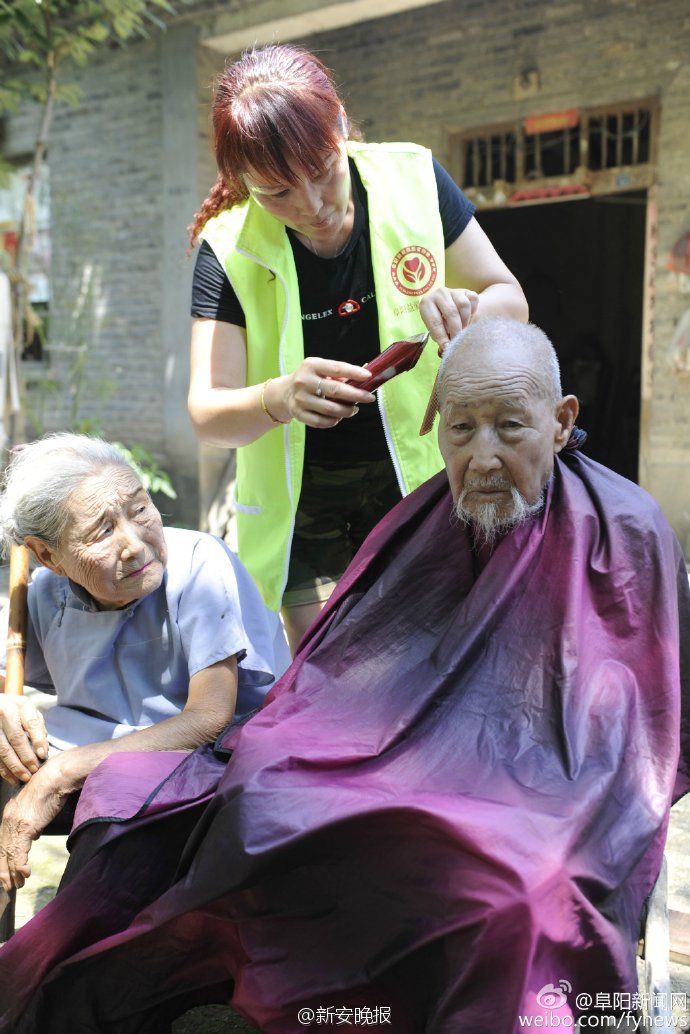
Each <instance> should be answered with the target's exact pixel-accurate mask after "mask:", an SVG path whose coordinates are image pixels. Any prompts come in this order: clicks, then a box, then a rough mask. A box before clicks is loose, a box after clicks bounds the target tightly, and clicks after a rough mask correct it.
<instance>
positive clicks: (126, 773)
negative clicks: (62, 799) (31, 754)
mask: <svg viewBox="0 0 690 1034" xmlns="http://www.w3.org/2000/svg"><path fill="white" fill-rule="evenodd" d="M451 506H452V501H451V497H450V494H449V491H448V486H447V481H446V479H445V475H444V474H440V475H438V476H437V477H435V478H433V479H432V480H431V481H429V482H427V483H426V484H425V485H423V486H422V487H421V488H420V489H418V490H417V491H416V492H415V493H413V494H412V495H411V496H409V497H408V498H406V499H404V500H403V501H402V502H401V503H400V504H399V505H398V506H397V507H396V508H395V509H394V510H393V512H392V513H391V514H390V515H389V516H388V517H387V518H385V519H384V520H383V521H382V522H381V523H380V524H379V525H378V527H377V528H376V529H375V530H374V531H373V532H372V534H371V535H370V537H369V538H368V540H367V541H366V543H365V544H364V546H363V547H362V549H361V550H360V552H359V554H358V555H357V557H356V558H355V560H354V561H353V563H352V565H351V566H350V568H349V569H348V572H347V574H346V575H345V577H344V578H343V580H342V581H341V583H340V585H339V586H338V589H337V590H336V592H335V594H334V596H333V598H332V600H331V601H330V603H329V605H328V607H327V608H326V609H325V610H324V612H323V613H322V615H321V617H320V618H319V620H318V622H317V623H316V624H315V625H314V626H313V627H312V629H311V631H310V633H309V634H308V636H307V638H306V640H305V642H303V644H302V647H301V649H300V652H299V654H298V656H297V658H296V659H295V661H294V663H293V664H292V666H291V667H290V669H289V670H288V672H287V673H286V674H285V676H284V677H283V678H282V679H281V680H279V682H278V683H277V684H276V685H275V687H274V688H273V689H272V690H271V692H270V694H269V696H268V698H267V700H266V703H265V705H264V706H263V708H262V709H261V711H260V712H259V713H258V714H257V715H255V716H254V717H253V718H251V719H250V720H249V721H248V722H247V723H246V724H244V725H243V726H241V727H239V728H235V729H233V730H231V731H230V732H229V733H228V734H227V736H226V737H225V738H224V739H223V742H222V743H221V744H220V747H221V748H225V749H229V750H231V751H232V754H231V757H230V760H229V762H227V763H226V760H225V757H224V754H223V750H222V749H218V750H215V751H214V750H212V749H211V748H208V747H207V748H203V749H201V750H199V751H197V752H195V753H194V754H192V755H189V756H187V757H183V756H181V755H173V756H169V755H158V756H157V758H156V760H155V761H152V760H151V758H150V757H149V756H147V755H123V754H116V755H113V756H112V757H111V758H109V759H108V760H107V761H106V762H105V763H104V764H103V765H101V766H100V767H99V768H98V769H97V770H96V771H95V772H94V774H93V775H92V776H91V777H90V779H89V780H88V782H87V784H86V787H85V790H84V792H83V794H82V800H81V803H80V807H79V812H78V815H77V819H76V824H75V830H74V832H73V834H72V838H71V843H72V848H73V851H72V857H71V859H70V863H69V866H68V869H67V873H66V876H65V880H64V881H63V886H62V887H61V890H60V892H59V894H58V895H57V897H56V899H55V900H54V901H53V902H51V903H50V904H49V905H47V906H46V907H45V908H44V909H43V910H42V911H41V912H40V913H39V914H38V916H37V917H36V918H34V919H33V920H32V921H31V922H29V923H28V924H27V925H26V926H25V927H24V928H22V929H21V930H19V931H18V932H17V934H16V935H15V937H14V938H13V939H12V940H11V941H10V942H9V943H8V944H7V945H6V946H5V947H4V948H3V949H2V950H1V951H0V1001H1V1002H2V1006H1V1012H0V1031H1V1032H3V1034H9V1032H13V1034H28V1032H34V1031H36V1032H38V1031H50V1034H75V1032H76V1031H78V1032H79V1034H87V1032H93V1034H96V1032H98V1034H162V1032H169V1031H170V1028H171V1023H172V1021H173V1020H174V1018H175V1017H176V1016H177V1015H179V1014H180V1013H181V1012H183V1011H185V1010H186V1009H188V1008H190V1007H192V1006H194V1005H197V1004H200V1003H202V1002H231V1003H232V1005H233V1007H234V1008H235V1009H236V1010H237V1011H238V1012H239V1013H240V1014H241V1015H243V1016H245V1017H247V1018H248V1019H249V1020H250V1021H252V1022H254V1023H255V1024H256V1026H257V1027H259V1028H260V1030H261V1031H263V1032H266V1034H296V1032H297V1031H299V1030H302V1029H310V1027H314V1028H315V1029H319V1028H318V1024H319V1017H321V1022H323V1023H327V1022H331V1023H332V1024H335V1023H336V1019H337V1017H338V1016H339V1017H340V1019H338V1022H339V1023H341V1024H342V1023H345V1024H348V1023H349V1024H351V1025H356V1024H357V1022H358V1023H359V1024H360V1025H366V1026H367V1027H369V1028H370V1029H374V1030H380V1031H392V1032H395V1034H418V1032H419V1034H422V1032H424V1034H465V1032H467V1034H482V1032H486V1034H489V1032H491V1034H514V1031H516V1030H518V1029H521V1027H522V1026H523V1025H525V1024H524V1023H523V1017H527V1018H529V1017H532V1020H534V1018H535V1017H538V1016H540V1015H541V1016H544V1015H545V1014H546V1013H547V1012H548V1009H549V1008H550V1009H551V1010H552V1012H553V1011H554V1010H556V1009H557V1010H560V1011H558V1012H557V1016H558V1018H559V1019H560V1021H561V1022H560V1025H561V1026H571V1027H572V1024H573V1021H574V1018H575V1017H577V1015H578V1014H579V1012H580V1011H582V1010H583V1009H586V1008H587V1002H588V1001H589V1002H595V1001H596V996H597V995H605V996H608V998H609V1000H611V999H613V996H614V995H615V994H616V993H618V992H620V993H630V992H633V991H634V990H635V988H636V974H635V945H636V941H637V937H638V933H639V923H640V915H641V910H642V907H643V904H644V901H645V898H646V897H647V895H648V893H649V891H650V889H651V888H652V886H653V884H654V881H655V878H656V876H657V873H658V870H659V867H660V863H661V859H662V853H663V846H664V839H665V835H666V828H667V823H668V817H669V809H670V806H671V803H672V801H673V800H674V799H676V798H677V797H678V796H680V795H681V794H683V793H685V792H686V791H687V789H688V787H689V785H690V781H689V779H688V772H689V760H690V735H689V725H688V711H687V704H688V697H687V694H688V682H687V674H688V671H687V669H688V665H687V659H688V652H687V644H685V647H684V648H683V649H682V648H681V642H680V639H681V636H680V630H681V629H682V631H683V632H684V633H685V635H686V636H687V628H688V615H689V613H690V607H689V605H688V583H687V575H686V569H685V565H684V562H683V558H682V554H681V552H680V548H679V546H678V544H677V542H676V539H675V537H674V535H673V533H672V531H671V530H670V528H669V527H668V525H667V523H666V521H665V520H664V518H663V516H662V514H661V511H660V510H659V508H658V506H657V505H656V504H655V503H654V502H653V501H652V500H651V499H650V497H649V496H648V495H647V494H646V493H645V492H643V491H642V490H641V489H639V488H638V487H637V486H635V485H633V484H632V483H630V482H628V481H626V480H624V479H622V478H620V477H619V476H617V475H616V474H613V473H611V472H610V471H608V470H606V469H605V468H603V467H601V466H600V465H598V464H596V463H594V462H592V461H590V460H588V459H586V458H583V457H581V456H579V454H575V453H567V454H565V455H564V456H563V458H562V459H561V458H559V459H558V460H557V461H556V469H555V472H554V477H553V479H552V482H551V484H550V486H549V491H548V495H547V501H546V505H545V508H544V511H543V513H541V514H540V515H539V516H538V517H535V518H532V519H530V520H529V521H527V522H525V523H524V524H522V525H520V526H519V527H517V528H516V529H514V530H513V531H511V532H510V533H509V534H507V535H506V536H505V537H504V538H503V539H502V540H501V541H500V543H499V544H498V546H497V547H496V550H495V552H494V553H493V555H492V556H491V558H490V559H489V561H488V563H487V564H486V565H485V566H484V567H483V569H482V570H481V573H480V574H479V575H478V576H476V575H475V573H474V568H473V553H472V549H471V544H470V538H469V534H468V531H467V529H466V528H465V527H464V526H463V525H461V524H459V523H458V522H457V521H456V520H454V519H453V518H452V516H451ZM681 668H682V669H683V674H684V677H685V683H683V681H682V679H681ZM681 704H682V706H683V711H682V713H681ZM549 989H550V991H549ZM328 1009H331V1010H336V1012H333V1013H332V1016H333V1018H332V1019H331V1020H328V1015H331V1014H328V1013H327V1012H326V1010H328ZM310 1010H311V1011H310ZM319 1010H322V1011H321V1012H319ZM337 1010H340V1012H339V1013H338V1012H337ZM310 1017H311V1019H310ZM305 1020H306V1021H308V1022H305ZM543 1024H544V1021H543V1020H542V1021H541V1023H538V1024H537V1025H543Z"/></svg>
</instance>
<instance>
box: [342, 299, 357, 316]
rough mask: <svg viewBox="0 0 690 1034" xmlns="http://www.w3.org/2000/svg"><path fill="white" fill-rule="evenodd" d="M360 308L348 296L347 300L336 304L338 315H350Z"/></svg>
mask: <svg viewBox="0 0 690 1034" xmlns="http://www.w3.org/2000/svg"><path fill="white" fill-rule="evenodd" d="M361 308H362V306H361V305H360V304H359V302H356V301H355V300H354V298H348V299H347V301H345V302H341V303H340V305H339V306H338V315H339V316H351V315H352V313H353V312H359V310H360V309H361Z"/></svg>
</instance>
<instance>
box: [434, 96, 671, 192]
mask: <svg viewBox="0 0 690 1034" xmlns="http://www.w3.org/2000/svg"><path fill="white" fill-rule="evenodd" d="M655 113H656V106H655V103H654V102H653V101H646V102H642V103H639V104H634V105H633V104H631V105H618V106H616V107H611V108H606V109H583V110H582V111H580V112H577V113H573V112H566V113H563V114H564V116H566V115H567V116H569V117H568V118H565V117H564V118H563V119H562V121H563V122H564V123H565V124H564V125H562V126H560V127H558V121H559V118H558V113H556V115H554V116H543V123H542V124H543V126H544V127H545V128H544V129H543V130H542V131H534V130H533V129H532V131H529V130H530V129H531V128H532V127H533V126H534V125H535V124H536V125H537V128H538V127H539V122H540V117H539V116H536V117H532V118H528V119H525V120H524V121H523V122H522V123H520V124H519V125H515V124H503V125H499V126H490V127H486V128H484V129H475V130H472V131H469V132H461V133H454V134H451V139H450V144H451V171H452V173H453V175H454V176H455V178H456V179H457V181H458V182H459V183H460V185H461V186H462V187H463V188H479V189H481V188H485V187H490V186H492V184H495V183H496V182H497V181H500V182H503V183H506V184H508V185H511V186H516V185H519V184H523V183H529V182H533V181H534V180H542V179H548V178H550V177H561V178H562V177H572V176H573V175H574V174H575V173H576V172H577V171H579V172H582V171H585V170H589V171H591V172H594V173H596V172H601V171H603V170H606V169H617V168H621V167H626V166H627V167H629V166H637V165H645V164H648V163H650V162H652V161H653V154H652V152H653V136H654V128H655ZM573 115H575V119H573ZM554 124H555V125H556V126H557V128H551V127H553V126H554Z"/></svg>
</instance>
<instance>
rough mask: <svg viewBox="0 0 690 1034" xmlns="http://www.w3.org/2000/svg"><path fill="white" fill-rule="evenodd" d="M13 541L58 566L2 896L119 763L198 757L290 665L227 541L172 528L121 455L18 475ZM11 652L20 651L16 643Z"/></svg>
mask: <svg viewBox="0 0 690 1034" xmlns="http://www.w3.org/2000/svg"><path fill="white" fill-rule="evenodd" d="M0 534H2V538H3V542H4V546H5V548H6V549H7V548H8V547H9V545H10V544H11V543H13V542H14V543H24V544H25V545H26V546H27V547H28V549H29V550H30V551H31V553H32V554H33V556H34V558H35V559H36V560H37V561H38V563H39V564H40V565H42V566H41V567H40V568H39V569H38V570H37V571H36V573H35V576H34V578H33V580H32V582H31V584H30V586H29V594H28V609H29V621H28V630H27V653H26V668H25V679H26V682H27V684H28V685H31V686H34V687H37V688H39V689H42V690H46V691H48V692H52V693H54V694H55V696H56V704H55V706H54V707H52V708H51V709H50V710H48V711H47V713H46V715H45V719H44V717H43V716H42V715H41V713H40V712H39V711H38V710H37V709H36V707H35V706H34V705H33V704H32V703H31V702H30V701H29V700H28V699H27V698H22V697H4V696H0V775H2V777H3V778H4V779H6V780H8V781H9V782H11V783H23V784H24V785H23V786H22V788H21V790H20V791H19V793H18V794H17V795H16V796H15V797H14V798H13V799H12V800H11V801H10V803H9V804H8V805H7V807H6V808H5V812H4V815H3V819H2V826H1V828H0V881H2V883H3V884H4V885H5V886H6V887H9V886H11V885H15V886H18V887H20V886H22V885H23V883H24V881H25V880H26V878H27V877H28V876H29V875H30V867H29V865H28V853H29V848H30V846H31V841H32V840H34V839H36V837H38V836H39V835H40V833H41V832H42V831H43V830H44V829H45V828H46V826H48V824H49V823H50V822H51V821H52V820H54V819H55V817H56V816H57V815H58V813H59V812H60V811H61V809H62V807H63V805H64V804H65V802H66V800H67V799H68V797H69V795H71V794H73V793H74V791H78V790H79V789H80V788H81V787H82V785H83V783H84V781H85V779H86V777H87V776H88V774H89V773H90V772H91V771H92V769H93V768H95V766H96V765H98V764H99V762H101V761H102V760H103V759H104V758H106V757H107V756H108V755H109V754H112V753H113V752H114V751H123V750H126V751H164V750H167V751H169V750H192V749H194V748H195V747H197V746H199V745H201V744H203V743H207V742H210V741H213V740H215V738H216V737H217V736H218V734H219V733H220V731H221V730H222V729H223V728H224V727H225V726H227V725H228V723H229V722H230V721H231V720H233V716H234V720H240V719H241V718H242V717H244V716H246V715H247V714H249V713H250V712H251V711H253V710H254V709H255V708H256V707H257V706H258V705H259V704H260V702H261V700H262V698H263V696H264V694H265V693H266V691H267V689H268V688H269V687H270V685H272V683H273V682H274V680H275V678H276V677H277V676H278V675H279V674H280V673H281V672H282V671H283V669H284V668H285V667H286V665H287V663H288V661H289V653H288V651H287V645H286V643H285V641H284V637H283V634H282V630H281V629H280V626H279V624H278V621H277V618H276V616H275V615H274V614H271V613H270V612H269V611H267V609H266V608H265V606H264V604H263V602H262V601H261V598H260V596H259V594H258V591H257V589H256V588H255V586H254V583H253V582H252V580H251V578H250V576H249V575H248V573H247V572H246V570H245V569H244V567H243V566H242V565H241V563H240V562H239V561H238V560H237V558H236V557H235V556H233V554H232V553H231V552H230V551H229V550H228V549H227V548H226V547H225V545H224V544H223V543H222V542H220V541H219V540H218V539H215V538H214V537H213V536H211V535H207V534H203V533H200V532H196V531H187V530H182V529H179V528H164V527H163V524H162V521H161V516H160V514H159V512H158V510H157V509H156V507H155V506H154V505H153V502H152V501H151V498H150V497H149V495H148V493H147V492H146V490H145V489H144V487H143V485H142V483H141V480H140V478H139V476H138V474H137V473H136V472H135V471H134V470H133V469H132V467H130V466H129V464H127V463H126V462H125V460H124V459H123V458H122V456H121V455H120V454H119V453H118V452H117V450H116V449H114V448H113V447H112V446H110V445H108V444H107V443H106V442H103V441H100V440H97V439H92V438H87V437H85V436H81V435H73V434H58V435H53V436H49V437H47V438H43V439H41V440H39V441H37V442H34V443H33V444H31V445H27V446H25V447H23V448H22V449H21V450H19V451H18V452H17V454H16V455H15V456H14V458H13V459H12V460H11V462H10V464H9V467H8V469H7V471H6V473H5V483H4V492H3V495H2V500H1V502H0ZM3 639H4V637H3Z"/></svg>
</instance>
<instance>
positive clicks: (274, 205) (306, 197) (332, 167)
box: [244, 142, 351, 241]
mask: <svg viewBox="0 0 690 1034" xmlns="http://www.w3.org/2000/svg"><path fill="white" fill-rule="evenodd" d="M244 182H245V185H246V187H247V190H248V191H249V193H250V194H251V196H252V197H253V198H254V200H255V201H256V202H257V204H259V205H261V207H262V208H265V209H266V211H267V212H270V213H271V215H273V216H275V218H276V219H278V220H279V221H280V222H281V223H283V224H284V225H285V226H289V227H290V229H291V230H296V231H297V232H298V233H302V234H304V235H305V236H307V237H309V238H311V239H312V240H315V241H328V240H330V239H332V238H333V237H335V236H337V235H338V233H339V232H340V230H341V229H342V226H343V223H344V221H345V216H346V215H347V211H348V206H349V204H350V193H351V184H350V169H349V166H348V161H347V152H346V151H345V143H344V142H343V143H342V144H341V145H340V147H338V148H337V149H336V150H334V151H333V152H332V154H331V155H330V157H329V158H328V159H327V160H326V172H325V174H324V175H323V176H320V177H317V178H314V179H309V178H307V177H305V176H301V177H300V178H299V181H298V182H297V184H296V185H294V186H293V185H292V184H290V183H275V182H274V181H273V182H272V181H270V180H267V179H266V177H265V176H262V174H261V173H260V172H259V171H258V170H256V169H252V168H250V169H247V171H246V173H245V175H244Z"/></svg>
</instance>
